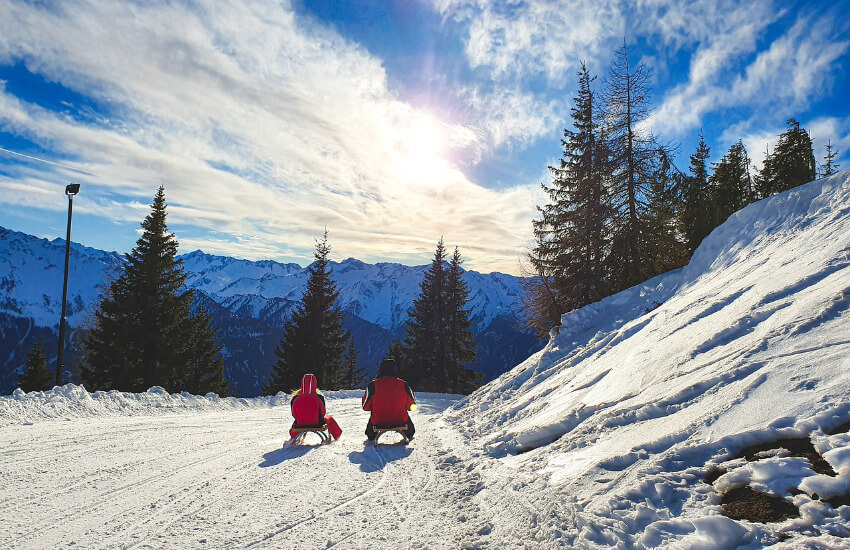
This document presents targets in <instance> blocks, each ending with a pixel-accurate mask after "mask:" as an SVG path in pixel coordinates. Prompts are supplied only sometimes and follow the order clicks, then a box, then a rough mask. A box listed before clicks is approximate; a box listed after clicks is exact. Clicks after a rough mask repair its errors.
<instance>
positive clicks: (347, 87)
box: [0, 0, 541, 272]
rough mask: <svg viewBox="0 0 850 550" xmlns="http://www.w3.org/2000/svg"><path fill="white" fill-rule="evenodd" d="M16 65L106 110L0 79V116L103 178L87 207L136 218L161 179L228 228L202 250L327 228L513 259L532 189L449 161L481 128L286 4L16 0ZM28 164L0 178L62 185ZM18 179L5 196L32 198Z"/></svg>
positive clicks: (10, 8) (5, 46)
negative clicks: (437, 108) (431, 104)
mask: <svg viewBox="0 0 850 550" xmlns="http://www.w3.org/2000/svg"><path fill="white" fill-rule="evenodd" d="M20 61H23V62H24V63H25V64H26V66H27V67H28V68H29V70H30V71H32V72H36V73H39V74H41V75H43V76H44V77H45V78H47V79H48V80H50V81H54V82H59V83H61V84H62V85H63V86H66V87H68V88H71V89H73V90H76V91H78V92H80V93H82V94H84V95H89V96H93V97H95V98H96V100H97V101H99V102H101V103H102V104H108V105H109V106H110V112H109V113H106V116H107V117H112V118H111V119H109V120H107V121H104V122H103V123H100V124H97V125H91V124H85V123H82V122H79V121H75V120H73V119H71V118H69V117H67V116H65V115H63V114H60V113H56V112H53V111H49V110H46V109H44V108H41V107H39V106H37V105H34V104H32V103H28V102H27V101H25V100H22V99H21V98H17V97H15V96H13V95H11V94H10V93H8V92H6V91H5V90H2V89H0V128H2V129H4V130H6V131H11V132H13V133H15V134H17V135H20V136H23V137H25V138H26V139H29V140H31V141H34V142H36V143H38V144H39V145H41V146H42V147H44V148H46V149H48V150H50V151H53V152H54V153H55V154H56V155H57V157H58V158H61V159H62V162H63V163H64V164H68V165H69V166H73V167H78V168H81V169H84V170H89V171H91V172H94V173H96V174H98V176H97V177H91V178H87V179H86V181H85V183H86V194H85V195H86V196H85V197H83V196H81V197H80V207H81V208H83V209H86V208H88V209H91V211H94V210H96V211H98V213H99V214H100V215H103V216H105V217H107V218H109V219H115V220H122V221H123V220H128V219H137V220H138V219H140V218H139V217H138V216H139V212H138V210H139V208H138V205H144V204H146V203H147V202H149V201H150V197H151V196H152V195H153V192H154V190H155V189H156V187H157V186H158V185H159V184H160V183H163V184H165V186H166V192H167V198H168V200H169V202H170V203H171V204H172V205H173V208H172V214H171V216H172V217H171V220H172V223H180V224H192V225H197V226H200V227H204V228H207V229H210V230H215V231H218V232H220V233H221V234H222V235H226V236H227V238H221V239H211V240H208V241H203V240H197V239H195V240H192V241H191V243H189V244H191V245H192V246H193V247H195V246H199V247H201V248H204V246H203V244H204V242H207V243H208V244H209V249H210V250H214V251H217V252H220V253H227V252H228V251H230V252H231V253H234V254H239V255H252V256H254V255H256V256H264V257H273V256H274V254H275V251H276V250H279V251H281V253H290V252H295V253H300V254H301V255H302V257H304V260H309V250H310V249H311V248H312V244H313V237H315V236H316V235H317V234H319V233H320V231H321V230H322V228H323V227H324V226H325V225H327V226H328V227H329V229H330V230H331V238H332V240H333V244H334V247H335V250H337V251H338V252H339V253H340V254H342V255H344V256H357V257H360V258H361V259H364V260H367V261H368V260H374V259H397V260H408V261H415V262H421V261H423V260H425V259H427V257H428V256H429V255H430V254H431V252H432V250H433V245H434V242H435V241H436V239H437V238H438V237H439V236H440V235H445V237H446V240H447V242H449V243H452V244H458V245H460V246H461V248H462V250H464V251H465V252H466V253H467V254H468V256H469V261H468V264H467V265H468V266H469V267H470V268H477V269H484V270H488V269H500V270H503V271H509V272H510V271H515V270H516V259H515V257H516V250H518V249H519V248H521V246H522V245H523V244H524V242H525V240H526V238H527V235H528V234H529V233H530V221H529V220H530V219H531V217H532V216H533V204H532V202H533V196H534V191H533V187H528V188H515V189H512V190H508V191H501V192H497V191H493V190H489V189H486V188H484V187H481V186H479V185H476V184H475V183H473V182H471V181H469V179H467V178H466V177H465V176H464V174H463V173H462V172H461V171H460V170H459V169H458V168H457V166H455V164H454V163H453V162H452V161H451V159H452V158H453V155H454V154H455V153H456V152H457V151H464V150H480V148H482V147H483V146H484V145H483V144H482V141H481V140H482V137H481V130H478V129H476V128H472V127H470V126H468V125H463V124H455V123H451V122H450V121H446V120H441V118H440V114H439V113H429V112H425V111H422V110H419V109H416V108H414V107H413V106H411V105H409V104H407V103H404V102H402V101H400V100H399V99H398V98H397V97H395V96H394V95H393V94H392V93H390V92H389V91H388V89H387V78H386V75H385V72H384V69H383V67H382V65H381V62H380V61H379V60H377V59H375V58H374V57H372V56H371V55H370V54H368V52H366V51H365V50H363V49H362V48H360V47H359V46H357V45H355V44H352V43H350V42H347V41H345V40H343V39H342V38H340V37H339V36H338V35H336V34H335V33H334V32H332V31H330V30H328V29H327V28H324V27H322V26H320V25H318V24H315V23H310V22H308V21H306V20H304V19H299V18H297V17H296V16H295V15H294V13H293V11H292V10H291V9H290V8H289V6H287V5H282V6H281V5H278V4H273V3H266V2H260V1H251V2H240V3H225V2H211V1H210V2H201V3H191V4H189V5H183V4H180V3H174V2H164V1H163V2H147V3H144V4H141V5H137V4H127V3H124V2H119V1H117V0H89V1H86V2H77V3H74V5H73V8H72V7H71V6H70V5H67V4H61V3H60V4H57V5H53V6H51V7H44V6H43V5H36V6H33V5H29V4H25V3H22V2H16V1H12V2H6V3H3V4H2V5H0V63H7V64H8V63H13V62H20ZM524 124H527V122H525V121H523V120H522V118H521V117H520V116H517V118H516V119H508V118H507V117H505V118H504V119H503V122H502V129H500V128H499V127H498V126H495V127H493V128H488V129H487V131H489V132H490V133H492V134H493V135H494V136H499V139H502V140H508V139H511V137H510V136H512V135H515V134H516V132H517V131H519V132H520V133H522V132H532V133H533V132H539V131H541V129H540V128H539V127H533V126H532V127H523V125H524ZM517 128H519V130H517ZM512 132H514V133H513V134H512ZM20 170H21V172H19V173H18V174H16V177H15V178H13V179H7V180H6V182H5V183H3V185H8V184H9V183H10V182H11V181H12V180H14V181H16V182H18V185H20V184H21V183H23V184H24V185H28V186H30V187H31V188H32V189H41V188H43V186H44V185H47V184H45V183H44V182H45V181H50V180H51V179H52V180H54V181H64V178H63V176H61V174H62V172H61V169H60V168H56V170H57V171H56V172H43V171H41V172H39V173H40V174H41V176H40V177H39V178H37V179H38V181H35V180H34V179H21V178H22V177H25V176H26V177H28V178H32V177H33V176H32V174H29V175H27V174H25V172H27V171H30V168H29V167H26V168H23V169H20ZM50 185H54V186H55V185H56V184H50ZM9 190H10V192H9V193H4V194H3V198H2V199H0V200H3V201H6V202H7V203H13V204H29V205H32V200H30V199H27V198H26V195H27V191H26V190H20V189H19V188H12V187H11V186H10V187H9ZM116 193H118V194H119V195H120V196H127V197H131V198H135V199H134V200H132V199H131V201H124V200H117V199H116V198H115V197H116ZM80 238H81V239H84V236H82V235H81V236H80ZM482 243H486V244H482ZM185 244H186V243H184V245H185ZM401 251H403V252H401Z"/></svg>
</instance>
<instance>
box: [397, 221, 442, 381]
mask: <svg viewBox="0 0 850 550" xmlns="http://www.w3.org/2000/svg"><path fill="white" fill-rule="evenodd" d="M445 264H446V247H445V246H444V245H443V239H442V237H441V238H440V240H439V242H438V243H437V249H436V251H435V252H434V258H433V259H432V260H431V266H430V267H429V268H428V270H427V271H426V272H425V276H424V277H423V279H422V283H420V285H419V296H418V297H417V298H416V299H415V300H413V307H412V308H411V309H410V311H408V321H407V326H406V331H405V336H404V358H405V359H404V363H402V365H401V367H402V369H401V372H402V374H403V375H404V376H403V378H404V379H405V380H407V381H408V382H409V383H410V384H411V385H412V387H415V388H421V389H423V390H424V389H426V388H427V391H440V390H438V389H436V388H438V387H445V386H447V385H448V377H447V376H446V373H445V372H441V370H442V369H441V367H442V366H443V365H444V364H445V357H446V342H445V339H444V337H445V331H444V325H443V319H444V316H445V311H444V309H445V301H444V299H443V298H444V297H445V293H446V269H445Z"/></svg>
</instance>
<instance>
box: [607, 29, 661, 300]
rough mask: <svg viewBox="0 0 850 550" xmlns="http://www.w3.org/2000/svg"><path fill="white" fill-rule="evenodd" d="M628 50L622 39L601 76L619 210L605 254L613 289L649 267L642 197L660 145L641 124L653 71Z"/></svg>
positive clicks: (637, 278)
mask: <svg viewBox="0 0 850 550" xmlns="http://www.w3.org/2000/svg"><path fill="white" fill-rule="evenodd" d="M630 53H631V51H630V50H629V48H628V47H627V46H626V44H625V42H624V43H623V46H622V47H621V48H620V49H619V50H617V52H616V58H615V60H614V63H613V64H612V65H611V69H610V71H609V73H608V76H607V77H606V80H605V84H606V89H605V119H606V129H605V132H606V136H607V140H606V141H607V148H608V151H609V154H610V167H611V173H610V182H609V187H610V190H611V194H612V205H613V207H614V208H616V210H617V216H616V218H615V219H614V221H613V224H612V237H611V253H610V254H609V256H608V259H609V267H610V272H611V276H612V280H611V284H612V287H613V288H612V291H613V292H618V291H620V290H623V289H625V288H628V287H631V286H633V285H635V284H637V283H639V282H641V281H643V280H645V279H646V278H647V277H648V275H649V273H650V272H651V271H652V267H651V264H652V262H651V260H650V258H649V255H648V251H647V249H646V247H645V245H644V242H645V233H646V231H647V228H646V222H647V213H646V200H647V196H648V195H649V193H650V185H651V183H652V175H653V171H654V167H653V160H654V158H655V156H656V154H657V151H658V145H657V144H656V141H655V138H654V137H653V136H652V134H650V133H649V132H648V131H647V130H645V129H644V125H643V124H642V123H643V122H644V121H645V120H646V119H647V117H648V116H649V113H650V111H649V88H648V86H649V81H650V79H651V73H650V71H649V70H648V69H647V68H646V67H645V66H643V65H642V64H641V63H637V64H634V63H632V62H631V60H630V59H629V55H630Z"/></svg>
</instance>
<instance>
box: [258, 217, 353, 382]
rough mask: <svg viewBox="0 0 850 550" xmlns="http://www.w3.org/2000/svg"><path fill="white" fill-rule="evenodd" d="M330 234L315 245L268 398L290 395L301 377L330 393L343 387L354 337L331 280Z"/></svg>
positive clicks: (280, 345) (278, 355) (280, 346)
mask: <svg viewBox="0 0 850 550" xmlns="http://www.w3.org/2000/svg"><path fill="white" fill-rule="evenodd" d="M330 251H331V247H330V245H329V244H328V232H327V231H325V233H324V235H323V236H322V240H321V241H316V252H315V253H314V258H315V261H314V262H313V263H312V265H310V269H309V272H310V277H309V279H308V280H307V288H306V289H305V290H304V294H303V296H302V297H301V304H300V305H299V306H298V307H297V308H296V310H295V312H294V313H293V315H292V319H291V320H289V321H288V322H287V323H286V325H285V327H284V329H285V333H284V335H283V339H282V340H281V341H280V344H278V346H277V348H276V349H275V355H276V356H277V363H275V365H274V368H273V370H272V376H271V379H270V380H269V382H268V383H267V384H266V386H265V388H264V391H265V392H266V393H267V394H271V393H277V392H279V391H291V390H293V389H295V388H298V387H299V385H300V384H301V377H302V376H303V375H304V374H306V373H313V374H315V375H316V377H317V378H318V379H319V384H320V385H321V386H322V387H324V388H327V389H331V390H335V389H339V387H340V385H341V384H342V383H343V380H342V375H343V370H344V368H345V354H346V351H347V350H348V344H349V340H350V339H351V334H350V333H349V332H348V331H347V330H345V326H344V325H343V321H344V319H345V316H344V315H343V313H342V311H340V309H339V307H337V305H336V301H337V299H338V298H339V290H337V287H336V283H335V282H334V281H333V279H331V270H330V260H328V254H330Z"/></svg>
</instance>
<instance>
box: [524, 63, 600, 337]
mask: <svg viewBox="0 0 850 550" xmlns="http://www.w3.org/2000/svg"><path fill="white" fill-rule="evenodd" d="M578 77H579V89H578V94H577V96H576V97H575V98H573V103H574V105H573V108H572V110H571V117H572V119H573V126H574V128H575V130H569V129H564V139H562V140H561V145H562V147H563V154H562V158H561V161H560V165H559V166H558V167H553V166H550V167H549V170H550V172H551V173H552V183H551V186H546V185H544V186H543V189H544V190H545V191H546V193H547V195H548V196H549V202H548V204H546V206H544V207H542V208H539V209H538V210H539V212H540V214H541V218H540V219H539V220H534V221H533V225H534V235H535V238H536V241H537V244H536V246H535V247H534V248H533V249H532V250H531V252H530V254H529V257H528V258H529V260H530V262H531V265H532V266H533V268H534V271H535V272H536V274H537V276H538V277H537V280H536V281H535V282H534V283H533V286H531V287H530V288H529V289H528V291H529V294H527V296H526V301H527V303H528V304H529V305H530V306H531V312H532V317H533V320H534V321H533V322H534V325H535V327H536V328H537V330H538V332H539V333H545V332H548V331H549V329H551V328H552V327H553V326H556V325H557V324H558V322H559V319H560V316H561V314H563V313H565V312H567V311H570V310H572V309H576V308H578V307H581V306H583V305H586V304H589V303H592V302H595V301H597V300H599V299H601V298H602V297H603V296H604V294H605V288H604V282H605V269H604V268H605V264H604V255H605V251H606V247H607V242H606V235H605V222H606V220H607V219H608V218H609V217H610V216H611V214H612V211H611V208H610V207H609V206H608V195H607V193H606V190H605V185H604V173H605V172H604V170H605V160H606V158H605V154H604V147H603V146H604V141H603V140H602V139H601V138H600V136H599V131H598V125H599V124H598V121H597V116H598V115H597V114H596V103H595V100H594V94H593V91H592V89H591V84H592V82H593V81H594V79H595V77H591V76H590V73H589V72H588V70H587V66H586V65H585V64H584V63H583V62H582V64H581V70H580V71H579V72H578Z"/></svg>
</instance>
